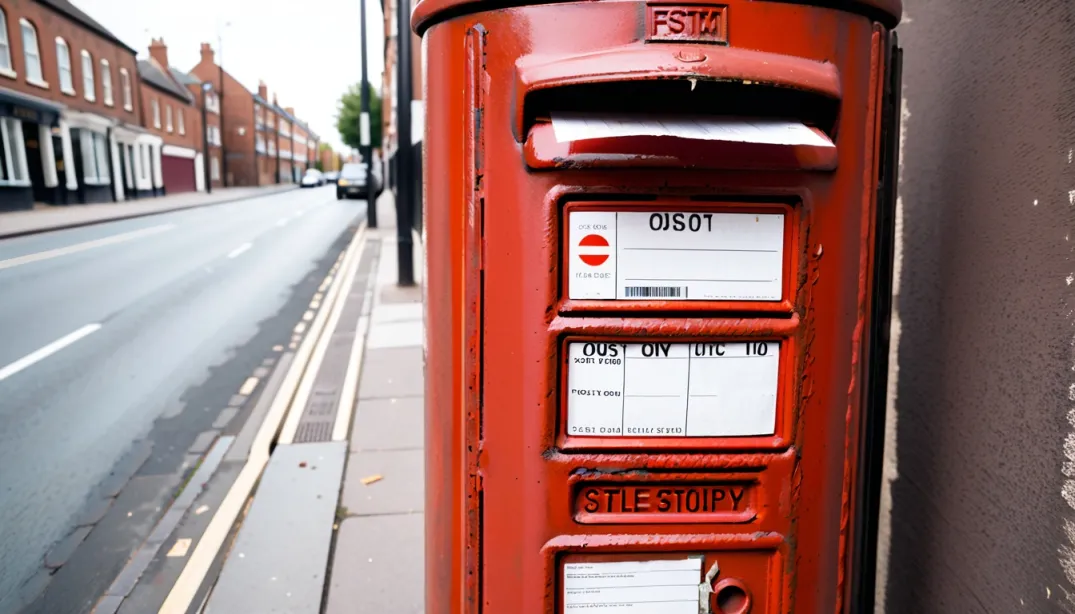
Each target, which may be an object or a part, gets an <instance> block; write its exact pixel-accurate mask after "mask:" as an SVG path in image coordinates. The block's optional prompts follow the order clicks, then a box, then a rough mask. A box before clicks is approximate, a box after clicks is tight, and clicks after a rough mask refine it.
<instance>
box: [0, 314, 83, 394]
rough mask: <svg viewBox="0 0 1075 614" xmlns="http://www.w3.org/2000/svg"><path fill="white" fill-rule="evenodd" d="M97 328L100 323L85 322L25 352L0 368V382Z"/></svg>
mask: <svg viewBox="0 0 1075 614" xmlns="http://www.w3.org/2000/svg"><path fill="white" fill-rule="evenodd" d="M99 330H101V325H100V324H96V323H95V324H87V325H85V326H83V327H82V328H80V329H78V330H76V331H75V332H73V333H70V334H68V335H65V336H63V337H60V338H59V339H57V340H55V341H53V342H52V343H50V344H48V345H46V346H45V347H43V348H41V349H39V350H37V351H35V352H32V353H30V354H27V355H26V356H23V357H22V358H20V359H18V360H16V361H15V362H13V363H11V364H9V365H7V366H6V367H4V368H3V369H0V382H2V381H4V380H6V379H7V378H9V377H11V376H12V375H15V374H16V373H18V372H19V371H22V370H23V369H25V368H27V367H29V366H31V365H33V364H35V363H37V362H40V361H42V360H44V359H46V358H48V357H49V356H51V355H53V354H55V353H56V352H59V351H60V350H62V349H64V348H65V347H67V346H69V345H71V344H72V343H74V342H76V341H78V340H79V339H82V338H83V337H86V336H87V335H91V334H93V333H95V332H97V331H99Z"/></svg>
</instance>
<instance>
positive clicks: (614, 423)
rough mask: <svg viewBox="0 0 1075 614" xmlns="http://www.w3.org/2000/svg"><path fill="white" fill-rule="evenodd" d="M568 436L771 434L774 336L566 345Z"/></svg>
mask: <svg viewBox="0 0 1075 614" xmlns="http://www.w3.org/2000/svg"><path fill="white" fill-rule="evenodd" d="M567 362H568V365H567V434H568V435H573V436H583V437H745V436H761V435H773V434H774V433H775V431H776V397H777V387H778V381H779V378H778V375H779V370H780V343H779V342H777V341H744V342H705V343H671V342H668V343H665V342H653V343H616V342H600V341H585V342H583V341H575V342H570V343H568V345H567Z"/></svg>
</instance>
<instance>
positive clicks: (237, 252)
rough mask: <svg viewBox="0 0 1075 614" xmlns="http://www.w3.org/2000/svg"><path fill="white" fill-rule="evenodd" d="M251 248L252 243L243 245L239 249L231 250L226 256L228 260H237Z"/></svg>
mask: <svg viewBox="0 0 1075 614" xmlns="http://www.w3.org/2000/svg"><path fill="white" fill-rule="evenodd" d="M253 246H254V244H253V243H243V244H242V245H240V246H239V247H236V248H235V249H233V250H231V252H230V253H229V254H228V258H237V257H239V256H241V255H243V254H244V253H245V252H246V251H247V250H248V249H250V248H251V247H253Z"/></svg>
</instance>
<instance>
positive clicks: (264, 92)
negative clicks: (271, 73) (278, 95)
mask: <svg viewBox="0 0 1075 614" xmlns="http://www.w3.org/2000/svg"><path fill="white" fill-rule="evenodd" d="M258 96H261V98H262V100H266V101H268V100H269V86H267V85H265V82H264V81H258Z"/></svg>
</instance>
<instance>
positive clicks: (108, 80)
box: [101, 58, 116, 107]
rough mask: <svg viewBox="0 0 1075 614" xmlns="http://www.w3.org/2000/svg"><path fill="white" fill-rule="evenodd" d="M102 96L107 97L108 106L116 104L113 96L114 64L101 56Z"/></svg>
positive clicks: (106, 103)
mask: <svg viewBox="0 0 1075 614" xmlns="http://www.w3.org/2000/svg"><path fill="white" fill-rule="evenodd" d="M101 97H102V98H104V99H105V105H106V106H110V107H111V106H115V104H116V101H115V99H114V98H113V97H112V65H111V64H109V63H108V60H106V59H104V58H101Z"/></svg>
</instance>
